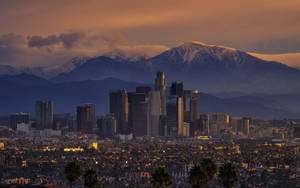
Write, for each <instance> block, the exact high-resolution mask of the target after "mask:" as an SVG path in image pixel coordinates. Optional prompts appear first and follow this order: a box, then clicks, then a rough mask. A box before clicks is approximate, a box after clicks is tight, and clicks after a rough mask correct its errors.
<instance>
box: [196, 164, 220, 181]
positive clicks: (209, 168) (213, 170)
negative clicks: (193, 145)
mask: <svg viewBox="0 0 300 188" xmlns="http://www.w3.org/2000/svg"><path fill="white" fill-rule="evenodd" d="M200 164H201V166H202V167H203V168H204V169H205V171H206V173H207V176H208V183H209V182H211V180H213V179H214V177H215V175H216V174H217V171H218V167H217V165H216V164H215V163H214V161H213V160H212V159H211V158H203V159H202V161H201V163H200Z"/></svg>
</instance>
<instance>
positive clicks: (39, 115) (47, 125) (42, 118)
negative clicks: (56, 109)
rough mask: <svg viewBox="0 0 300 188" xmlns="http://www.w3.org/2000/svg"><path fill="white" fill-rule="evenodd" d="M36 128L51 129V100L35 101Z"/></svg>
mask: <svg viewBox="0 0 300 188" xmlns="http://www.w3.org/2000/svg"><path fill="white" fill-rule="evenodd" d="M35 110H36V128H37V129H52V126H53V102H52V101H37V102H36V107H35Z"/></svg>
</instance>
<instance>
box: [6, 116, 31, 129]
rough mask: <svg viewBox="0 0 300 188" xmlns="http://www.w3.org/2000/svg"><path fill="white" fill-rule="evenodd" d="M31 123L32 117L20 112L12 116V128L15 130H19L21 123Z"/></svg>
mask: <svg viewBox="0 0 300 188" xmlns="http://www.w3.org/2000/svg"><path fill="white" fill-rule="evenodd" d="M29 121H30V115H29V114H26V113H23V112H20V113H16V114H12V115H10V128H12V129H13V130H16V129H17V125H18V124H20V123H25V124H29Z"/></svg>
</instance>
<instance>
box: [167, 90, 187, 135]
mask: <svg viewBox="0 0 300 188" xmlns="http://www.w3.org/2000/svg"><path fill="white" fill-rule="evenodd" d="M183 122H184V114H183V98H182V97H178V96H169V97H168V99H167V118H166V124H167V135H168V136H183Z"/></svg>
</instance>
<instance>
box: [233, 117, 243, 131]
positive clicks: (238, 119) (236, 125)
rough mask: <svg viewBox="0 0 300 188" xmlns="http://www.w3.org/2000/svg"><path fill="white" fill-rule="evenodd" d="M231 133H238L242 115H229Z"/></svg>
mask: <svg viewBox="0 0 300 188" xmlns="http://www.w3.org/2000/svg"><path fill="white" fill-rule="evenodd" d="M230 125H231V130H232V134H235V135H238V134H239V132H241V130H242V129H241V126H242V117H234V116H233V117H230Z"/></svg>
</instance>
